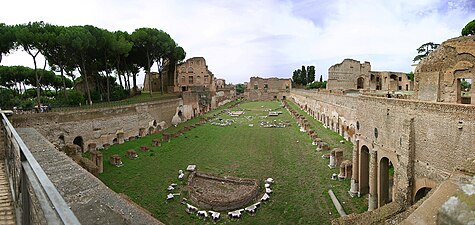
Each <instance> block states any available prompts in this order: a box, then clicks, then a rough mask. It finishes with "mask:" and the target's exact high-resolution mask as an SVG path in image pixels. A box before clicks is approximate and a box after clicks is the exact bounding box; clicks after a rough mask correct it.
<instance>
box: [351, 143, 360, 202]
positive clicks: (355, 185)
mask: <svg viewBox="0 0 475 225" xmlns="http://www.w3.org/2000/svg"><path fill="white" fill-rule="evenodd" d="M358 145H359V141H356V144H355V145H353V165H354V166H353V173H352V176H351V188H350V191H349V192H348V193H350V195H351V196H352V197H354V196H356V195H357V194H358V192H359V191H360V190H359V189H358V167H359V162H358V156H359V154H358V148H359V146H358Z"/></svg>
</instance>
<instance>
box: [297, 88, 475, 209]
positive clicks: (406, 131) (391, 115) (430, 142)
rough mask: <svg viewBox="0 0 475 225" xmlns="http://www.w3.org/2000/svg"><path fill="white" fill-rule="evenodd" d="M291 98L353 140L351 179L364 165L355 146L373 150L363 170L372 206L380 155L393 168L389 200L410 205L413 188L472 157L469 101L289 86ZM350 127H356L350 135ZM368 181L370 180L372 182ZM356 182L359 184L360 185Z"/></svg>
mask: <svg viewBox="0 0 475 225" xmlns="http://www.w3.org/2000/svg"><path fill="white" fill-rule="evenodd" d="M291 98H292V99H293V100H294V101H295V102H296V103H297V104H299V105H300V106H301V107H302V108H303V109H306V111H307V112H310V113H311V114H312V115H313V116H315V117H316V118H317V119H319V120H320V121H322V122H323V123H324V124H325V125H326V126H327V127H329V128H330V129H333V130H335V131H337V132H338V133H340V134H343V136H345V137H346V138H347V139H349V140H351V141H352V142H353V143H354V144H355V150H354V156H353V161H355V160H356V162H353V165H354V168H355V169H354V170H353V174H356V175H355V176H354V183H356V184H358V182H359V180H360V179H363V178H362V177H361V174H362V173H369V171H358V170H362V169H364V168H359V167H360V164H359V160H361V151H362V150H361V149H362V148H363V146H366V147H367V148H368V150H369V153H372V152H373V153H374V156H376V160H374V168H373V169H374V171H375V172H371V173H370V174H369V176H370V177H369V184H367V185H370V190H369V192H373V194H374V198H377V199H379V200H378V202H379V203H378V202H377V203H378V204H376V207H377V205H383V204H384V203H383V204H381V197H380V196H379V195H378V193H379V191H378V190H381V185H380V178H381V174H380V172H378V171H379V169H380V168H379V166H380V165H382V164H381V163H382V159H384V158H387V159H389V160H390V161H391V162H392V164H393V166H394V168H395V175H394V177H395V178H394V186H395V189H394V191H393V196H392V199H393V200H397V201H399V202H402V203H403V204H410V203H411V202H412V198H413V196H414V195H415V193H416V191H417V190H418V189H419V188H422V187H424V186H425V187H427V186H434V184H437V183H440V182H441V181H443V180H445V179H447V178H448V176H449V174H450V172H452V170H453V169H454V168H455V167H456V166H457V165H458V164H459V163H461V162H463V161H464V160H465V159H466V158H470V157H475V152H474V151H473V147H474V146H475V106H472V105H457V104H444V103H430V102H420V101H413V100H401V99H393V98H379V97H368V96H359V97H358V96H346V95H336V94H331V93H321V92H316V91H303V90H295V89H293V90H292V91H291ZM352 127H355V128H356V129H355V133H354V134H352V132H351V128H352ZM375 131H376V132H375ZM376 133H377V134H376ZM368 160H370V159H368ZM355 170H356V171H355ZM365 170H368V169H365ZM355 172H356V173H355ZM358 174H359V175H358ZM366 182H367V181H366ZM371 183H374V185H373V187H371ZM356 184H355V185H356ZM357 186H358V187H360V188H361V187H362V185H361V184H358V185H357ZM430 188H433V187H430ZM371 189H373V190H371ZM358 191H360V190H358ZM366 193H367V192H366ZM363 194H365V193H364V192H363ZM375 201H376V200H375Z"/></svg>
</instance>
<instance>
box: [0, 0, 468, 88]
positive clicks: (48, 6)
mask: <svg viewBox="0 0 475 225" xmlns="http://www.w3.org/2000/svg"><path fill="white" fill-rule="evenodd" d="M13 9H21V10H13ZM473 18H475V7H474V5H473V3H471V1H469V0H465V1H464V0H460V1H451V2H446V1H439V0H421V1H412V0H401V1H379V0H364V1H358V2H357V3H356V2H355V1H348V0H337V1H331V3H327V1H324V0H321V1H308V0H298V1H290V0H282V1H278V0H264V1H236V0H233V1H219V0H208V1H191V0H176V1H173V0H162V1H146V0H138V1H125V0H119V1H112V0H106V1H94V0H82V1H68V2H67V3H65V1H55V0H43V1H32V0H31V1H28V0H17V1H11V2H6V3H2V9H0V21H2V22H4V23H7V24H17V23H24V22H28V21H35V20H43V21H45V22H49V23H52V24H59V25H81V24H92V25H95V26H98V27H102V28H107V29H109V30H126V31H129V32H132V31H133V30H134V29H135V28H139V27H155V28H158V29H162V30H164V31H166V32H168V33H169V34H170V35H171V36H172V38H174V39H175V40H176V41H177V42H178V43H179V44H180V45H181V46H182V47H184V49H185V50H186V52H187V56H188V57H194V56H203V57H205V58H206V60H207V63H208V66H209V69H210V70H211V71H213V72H214V74H215V75H216V76H217V77H222V78H225V79H226V80H227V81H228V82H233V83H237V82H244V81H248V80H249V77H250V76H254V75H259V76H264V77H267V76H279V77H290V76H291V74H292V71H293V70H294V69H297V68H299V67H300V66H301V65H302V64H306V65H308V64H314V65H316V66H317V73H318V74H324V76H326V73H327V70H328V67H329V66H331V65H332V64H335V63H339V62H341V61H342V60H343V59H344V58H350V57H351V58H354V59H357V60H362V61H365V60H366V61H370V62H371V64H372V67H373V69H375V70H394V71H409V70H410V65H411V63H412V61H411V60H412V58H413V57H414V55H415V54H416V51H415V49H416V48H417V47H418V46H420V45H421V44H423V43H426V42H429V41H433V42H436V43H440V42H442V41H444V40H446V39H448V38H451V37H455V36H458V35H459V33H460V30H461V29H462V27H463V26H465V24H466V23H467V22H469V21H470V20H472V19H473ZM17 55H21V54H19V53H15V54H12V55H11V56H8V57H5V58H4V61H3V62H2V64H3V65H10V64H23V65H28V66H31V64H32V63H31V59H28V58H27V57H23V58H25V59H23V58H22V57H20V56H17ZM139 80H140V79H139Z"/></svg>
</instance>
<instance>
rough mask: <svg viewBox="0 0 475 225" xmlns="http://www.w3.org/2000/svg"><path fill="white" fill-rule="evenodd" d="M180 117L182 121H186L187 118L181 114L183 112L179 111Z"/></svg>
mask: <svg viewBox="0 0 475 225" xmlns="http://www.w3.org/2000/svg"><path fill="white" fill-rule="evenodd" d="M178 117H180V119H181V121H185V117H184V116H183V112H181V110H179V111H178Z"/></svg>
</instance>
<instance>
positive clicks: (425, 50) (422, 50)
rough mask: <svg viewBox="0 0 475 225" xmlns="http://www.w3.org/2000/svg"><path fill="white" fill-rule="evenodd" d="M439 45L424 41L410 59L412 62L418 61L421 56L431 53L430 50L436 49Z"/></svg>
mask: <svg viewBox="0 0 475 225" xmlns="http://www.w3.org/2000/svg"><path fill="white" fill-rule="evenodd" d="M439 45H440V44H434V43H433V42H428V43H425V44H423V45H421V46H419V48H417V53H418V55H416V56H415V57H414V59H413V60H412V61H413V62H418V61H420V60H422V59H423V58H425V57H427V56H428V55H429V53H431V52H432V51H434V50H435V49H437V47H439Z"/></svg>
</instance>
